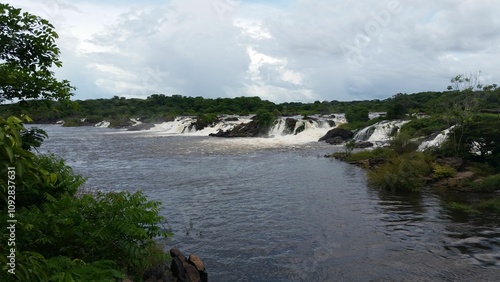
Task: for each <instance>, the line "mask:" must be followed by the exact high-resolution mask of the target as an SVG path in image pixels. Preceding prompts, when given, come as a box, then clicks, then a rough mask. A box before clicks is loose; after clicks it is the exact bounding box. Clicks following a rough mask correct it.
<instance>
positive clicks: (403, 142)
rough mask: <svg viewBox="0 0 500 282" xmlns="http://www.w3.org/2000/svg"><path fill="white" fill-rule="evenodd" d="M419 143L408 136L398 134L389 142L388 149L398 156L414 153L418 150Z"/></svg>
mask: <svg viewBox="0 0 500 282" xmlns="http://www.w3.org/2000/svg"><path fill="white" fill-rule="evenodd" d="M418 145H419V143H418V142H417V141H415V140H413V139H412V138H411V136H409V135H408V134H405V133H399V134H397V135H396V136H394V137H392V138H391V140H390V142H389V147H390V148H391V149H392V150H393V151H394V152H396V153H398V154H405V153H410V152H415V151H416V150H417V149H418Z"/></svg>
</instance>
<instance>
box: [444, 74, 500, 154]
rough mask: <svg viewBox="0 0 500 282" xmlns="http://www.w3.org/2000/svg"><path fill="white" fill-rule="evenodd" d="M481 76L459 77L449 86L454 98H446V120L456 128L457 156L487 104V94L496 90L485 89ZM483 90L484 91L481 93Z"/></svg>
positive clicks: (464, 75)
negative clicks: (477, 117) (465, 137)
mask: <svg viewBox="0 0 500 282" xmlns="http://www.w3.org/2000/svg"><path fill="white" fill-rule="evenodd" d="M480 75H481V72H476V73H469V74H460V75H457V76H455V77H453V78H452V79H451V81H450V82H451V85H450V86H448V90H449V91H452V96H446V97H445V98H446V102H445V104H444V105H443V106H444V107H443V108H444V109H445V112H444V119H445V120H446V121H447V122H448V125H449V126H450V127H451V126H455V127H454V129H453V130H452V132H451V145H452V148H453V154H454V155H455V156H459V155H460V154H461V153H462V152H463V145H464V136H465V135H466V134H467V132H468V130H469V128H470V127H471V125H472V124H473V122H474V119H475V118H476V116H477V115H478V114H479V110H480V108H481V106H482V105H483V104H484V103H485V101H486V96H487V93H488V92H489V91H491V90H492V89H494V88H496V86H495V87H493V86H486V87H484V88H483V86H482V85H481V84H480V82H479V77H480ZM482 89H484V90H483V91H481V90H482Z"/></svg>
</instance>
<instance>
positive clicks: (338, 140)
mask: <svg viewBox="0 0 500 282" xmlns="http://www.w3.org/2000/svg"><path fill="white" fill-rule="evenodd" d="M325 142H326V143H328V144H332V145H338V144H342V143H343V142H344V139H342V137H340V136H335V137H333V138H329V139H326V140H325Z"/></svg>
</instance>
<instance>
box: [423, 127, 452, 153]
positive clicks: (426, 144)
mask: <svg viewBox="0 0 500 282" xmlns="http://www.w3.org/2000/svg"><path fill="white" fill-rule="evenodd" d="M454 127H455V126H452V127H450V128H448V129H445V130H443V131H442V132H437V134H433V135H431V137H432V138H429V139H428V140H424V141H423V142H422V143H420V146H418V150H419V151H424V150H426V149H429V148H432V147H439V146H441V144H443V142H444V141H446V139H447V138H448V134H450V131H451V130H452V129H453V128H454Z"/></svg>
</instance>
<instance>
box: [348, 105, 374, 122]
mask: <svg viewBox="0 0 500 282" xmlns="http://www.w3.org/2000/svg"><path fill="white" fill-rule="evenodd" d="M345 118H346V119H347V122H349V123H356V122H367V121H368V120H370V119H369V118H368V108H366V107H363V106H352V107H350V108H348V109H347V111H346V112H345Z"/></svg>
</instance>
